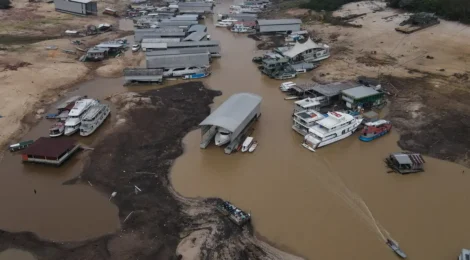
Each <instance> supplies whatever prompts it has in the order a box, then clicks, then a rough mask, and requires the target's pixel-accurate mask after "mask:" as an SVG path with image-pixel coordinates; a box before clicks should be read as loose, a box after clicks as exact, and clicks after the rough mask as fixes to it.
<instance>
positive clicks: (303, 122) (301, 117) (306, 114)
mask: <svg viewBox="0 0 470 260" xmlns="http://www.w3.org/2000/svg"><path fill="white" fill-rule="evenodd" d="M323 118H325V116H324V115H322V114H321V113H319V112H317V111H315V110H305V111H301V112H297V113H294V117H293V124H292V129H294V130H295V131H296V132H297V133H299V134H301V135H302V136H305V135H306V134H308V130H309V129H310V128H311V127H313V126H314V125H315V124H316V123H317V121H319V120H322V119H323Z"/></svg>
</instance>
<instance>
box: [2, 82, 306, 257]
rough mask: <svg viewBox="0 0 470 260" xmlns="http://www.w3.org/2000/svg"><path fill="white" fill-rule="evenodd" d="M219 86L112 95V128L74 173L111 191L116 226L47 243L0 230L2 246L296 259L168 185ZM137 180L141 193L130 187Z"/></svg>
mask: <svg viewBox="0 0 470 260" xmlns="http://www.w3.org/2000/svg"><path fill="white" fill-rule="evenodd" d="M217 95H220V93H219V92H217V91H213V90H208V89H206V88H205V87H204V86H203V85H202V83H200V82H193V83H184V84H179V85H175V86H172V87H166V88H162V89H159V90H152V91H149V92H147V93H144V94H142V95H138V94H136V93H125V94H120V95H116V96H113V97H112V98H111V101H112V102H113V103H115V104H116V105H117V106H118V107H119V111H120V112H119V115H118V120H117V121H116V124H117V125H116V127H115V128H114V130H115V131H114V132H113V133H111V134H110V135H108V136H106V137H105V138H104V140H102V142H101V143H100V144H99V145H98V146H97V147H96V149H95V150H94V151H93V152H92V154H91V155H90V157H89V158H90V159H89V162H88V163H87V165H86V166H85V169H84V171H83V173H82V175H81V176H80V177H78V178H77V179H74V180H71V181H68V182H67V183H66V184H67V185H73V184H75V183H79V182H81V183H85V184H87V183H88V182H90V183H92V184H93V186H94V187H95V188H97V189H99V190H101V191H103V192H105V193H108V194H111V193H112V192H117V195H116V197H114V198H113V199H112V202H113V203H115V204H116V205H117V206H118V207H119V216H120V219H121V223H122V224H121V226H122V230H121V231H120V232H118V233H116V234H112V235H107V236H103V237H101V238H98V239H94V240H90V241H85V242H80V243H60V244H59V243H53V242H47V241H42V240H40V239H39V238H38V237H37V236H35V235H33V234H32V233H9V232H5V231H2V232H0V251H2V250H5V249H7V248H19V249H23V250H27V251H29V252H31V253H32V254H34V255H35V256H36V257H37V259H39V260H40V259H300V258H297V257H294V256H290V255H288V254H285V253H283V252H280V251H278V250H276V249H274V248H272V247H270V246H268V245H267V244H265V243H263V242H261V241H258V240H257V239H256V238H255V237H253V231H252V227H251V226H250V225H248V226H247V227H245V228H239V227H238V226H236V225H235V224H234V223H232V222H231V221H230V220H228V219H227V218H226V217H223V216H221V215H220V214H217V213H216V211H215V207H214V206H215V204H216V202H217V201H218V200H217V199H206V200H190V199H186V198H182V197H180V196H178V195H177V194H176V193H175V192H174V191H173V189H172V188H171V187H170V185H169V179H168V173H169V169H170V167H171V165H172V162H173V160H174V159H175V158H176V157H178V156H180V155H181V154H182V153H183V147H182V143H181V140H182V138H183V137H184V136H185V135H186V134H187V133H188V132H189V131H190V130H192V129H194V128H195V127H197V125H198V124H199V123H200V122H201V121H202V120H203V119H204V118H205V117H206V116H207V115H208V114H209V113H210V108H209V104H211V103H212V99H213V98H214V97H215V96H217ZM135 186H137V187H138V188H139V189H140V190H141V192H139V193H137V194H136V193H135Z"/></svg>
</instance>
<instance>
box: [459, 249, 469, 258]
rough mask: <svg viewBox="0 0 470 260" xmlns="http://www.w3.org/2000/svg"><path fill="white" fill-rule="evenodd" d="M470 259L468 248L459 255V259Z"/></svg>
mask: <svg viewBox="0 0 470 260" xmlns="http://www.w3.org/2000/svg"><path fill="white" fill-rule="evenodd" d="M467 259H470V250H468V249H465V248H464V249H462V253H461V254H460V255H459V259H458V260H467Z"/></svg>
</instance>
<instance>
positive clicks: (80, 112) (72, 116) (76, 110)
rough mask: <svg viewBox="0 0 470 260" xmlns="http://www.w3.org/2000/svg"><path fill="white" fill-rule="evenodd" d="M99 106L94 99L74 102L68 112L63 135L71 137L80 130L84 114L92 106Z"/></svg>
mask: <svg viewBox="0 0 470 260" xmlns="http://www.w3.org/2000/svg"><path fill="white" fill-rule="evenodd" d="M97 104H99V102H98V100H95V99H89V98H87V99H82V100H79V101H77V102H75V105H74V106H73V108H72V109H71V110H70V112H69V115H68V118H67V120H65V130H64V135H67V136H69V135H72V134H74V133H76V132H77V131H78V130H80V123H81V121H82V117H83V116H84V114H85V112H86V111H87V110H88V109H89V108H90V107H91V106H93V105H97Z"/></svg>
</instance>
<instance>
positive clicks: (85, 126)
mask: <svg viewBox="0 0 470 260" xmlns="http://www.w3.org/2000/svg"><path fill="white" fill-rule="evenodd" d="M110 113H111V109H110V108H109V106H108V105H106V104H97V105H94V106H92V107H90V109H88V111H87V112H86V113H85V115H84V116H83V118H82V123H81V125H80V135H81V136H89V135H91V134H93V132H95V131H96V129H98V127H100V126H101V124H103V122H104V120H105V119H106V118H107V117H108V116H109V114H110Z"/></svg>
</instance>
